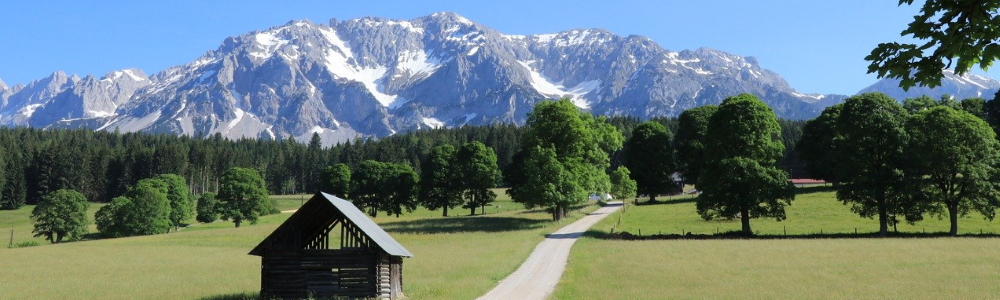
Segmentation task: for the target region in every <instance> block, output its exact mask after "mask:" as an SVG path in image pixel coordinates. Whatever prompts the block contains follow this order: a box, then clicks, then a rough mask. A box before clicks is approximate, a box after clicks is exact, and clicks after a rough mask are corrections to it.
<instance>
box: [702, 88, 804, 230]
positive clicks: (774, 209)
mask: <svg viewBox="0 0 1000 300" xmlns="http://www.w3.org/2000/svg"><path fill="white" fill-rule="evenodd" d="M780 134H781V127H780V126H779V125H778V120H777V118H776V117H775V116H774V112H773V111H772V110H771V108H770V107H768V106H767V104H764V102H761V101H760V100H759V99H757V97H756V96H753V95H750V94H740V95H738V96H734V97H729V98H726V99H725V100H723V101H722V105H720V106H719V109H718V111H716V112H715V113H714V114H713V115H712V118H711V119H710V120H709V123H708V135H707V136H706V141H705V147H706V148H705V149H706V152H705V158H706V160H707V162H706V163H707V166H706V168H705V173H703V174H702V176H700V177H699V180H698V189H699V190H701V191H702V193H701V194H700V195H699V196H698V200H697V209H698V213H699V214H700V215H701V216H702V218H704V219H706V220H711V219H714V218H717V217H733V216H735V213H737V212H738V213H740V215H739V217H740V219H741V223H742V231H743V234H746V235H752V234H753V230H752V229H751V228H750V219H751V218H760V217H770V218H775V219H776V220H778V221H781V220H784V219H785V209H784V207H785V206H786V205H790V204H791V201H792V200H793V199H794V197H795V194H794V187H793V186H792V185H791V183H790V182H788V174H787V173H785V171H782V170H780V169H778V168H777V167H776V166H775V163H776V162H777V161H778V159H779V158H781V157H782V154H783V152H784V149H785V146H784V145H783V144H782V143H781V140H780Z"/></svg>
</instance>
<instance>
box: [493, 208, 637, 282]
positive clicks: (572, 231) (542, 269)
mask: <svg viewBox="0 0 1000 300" xmlns="http://www.w3.org/2000/svg"><path fill="white" fill-rule="evenodd" d="M621 205H622V204H621V202H612V203H610V204H608V205H607V206H605V207H601V208H599V209H597V210H596V211H594V212H592V213H590V214H587V215H586V216H584V217H583V218H581V219H580V220H577V221H576V222H573V223H572V224H569V225H566V227H563V228H561V229H559V230H557V231H556V232H555V233H552V234H550V235H548V237H546V238H545V240H544V241H542V242H541V243H539V244H538V246H536V247H535V250H534V251H533V252H531V255H530V256H528V259H527V260H525V261H524V263H523V264H521V267H520V268H517V271H514V273H511V274H510V276H507V278H504V280H503V281H500V284H499V285H497V287H495V288H493V290H492V291H490V292H489V293H486V295H484V296H482V297H479V299H478V300H493V299H496V300H510V299H519V300H532V299H537V300H542V299H545V298H547V297H548V296H549V294H552V291H553V290H555V288H556V284H557V283H559V278H560V277H562V273H563V270H565V269H566V259H567V258H569V249H570V247H573V243H574V242H576V239H577V238H579V237H580V236H581V235H583V232H585V231H587V229H588V228H590V226H593V225H594V224H595V223H597V221H600V220H601V219H604V217H606V216H608V215H609V214H611V213H612V212H615V211H616V210H618V209H619V208H621Z"/></svg>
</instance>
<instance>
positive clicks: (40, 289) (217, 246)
mask: <svg viewBox="0 0 1000 300" xmlns="http://www.w3.org/2000/svg"><path fill="white" fill-rule="evenodd" d="M497 192H498V194H499V195H500V198H501V199H500V200H499V201H498V202H497V204H498V205H499V206H500V207H499V208H497V207H491V208H488V209H487V213H489V214H488V215H486V216H475V217H464V216H463V217H448V218H442V217H441V216H440V214H441V213H440V212H431V211H427V210H423V209H421V210H418V211H415V212H414V213H412V214H407V215H403V216H402V217H401V218H395V217H387V216H380V217H378V218H375V220H376V222H377V223H379V224H381V225H382V226H383V227H384V228H385V229H386V230H387V231H388V232H389V233H390V234H391V235H392V236H393V237H395V238H396V239H397V240H398V241H399V242H400V243H402V244H403V245H404V246H405V247H407V249H408V250H410V252H412V253H414V256H415V257H413V258H409V259H406V260H405V261H404V275H403V278H404V284H405V287H404V291H405V292H406V294H407V295H408V296H410V297H411V299H471V298H475V297H477V296H479V295H481V294H484V293H485V292H486V291H488V290H489V289H491V288H492V287H493V286H494V285H495V284H496V282H497V281H498V280H500V279H502V278H503V277H505V276H506V275H507V274H509V273H511V272H513V271H514V270H515V269H516V268H517V266H518V265H520V263H521V262H523V260H524V259H525V258H526V257H527V255H528V253H530V252H531V250H532V249H534V246H535V245H536V244H537V243H538V242H539V241H541V240H542V239H543V237H544V234H545V233H547V232H550V231H552V230H555V229H556V228H558V227H559V226H561V225H563V224H567V223H568V221H564V222H561V223H553V222H550V221H548V218H549V217H550V216H549V214H547V213H545V212H542V211H526V210H524V209H521V208H520V205H518V204H515V203H512V202H510V201H509V199H507V198H506V195H503V193H502V191H497ZM288 198H290V199H288ZM298 199H299V198H298V197H284V199H281V200H278V205H279V207H281V208H282V209H294V208H295V207H296V206H297V203H298V202H299V201H298ZM286 202H287V203H286ZM587 209H588V210H589V209H591V208H587ZM28 211H29V214H30V209H29V210H28ZM452 214H453V215H455V214H459V215H465V214H468V212H467V211H466V210H457V211H454V212H453V213H452ZM580 215H581V213H579V212H577V213H575V216H573V217H572V218H571V219H576V218H578V217H579V216H580ZM288 216H289V214H281V215H272V216H266V217H263V218H261V221H260V223H259V224H257V225H255V226H244V227H242V228H232V223H228V222H216V223H212V224H205V225H195V226H192V227H190V228H188V229H185V230H182V231H181V232H179V233H170V234H161V235H155V236H144V237H132V238H122V239H108V240H96V241H85V242H75V243H65V244H61V245H46V244H43V245H44V246H39V247H29V248H20V249H5V248H0V266H3V267H2V272H0V283H3V284H0V299H30V298H36V299H198V298H202V297H219V296H224V295H232V294H253V293H255V292H256V291H257V290H259V288H260V282H259V280H260V260H259V258H257V257H255V256H250V255H247V254H246V253H247V252H249V251H250V249H251V248H253V247H254V246H256V244H257V243H258V242H260V240H262V239H263V238H264V237H265V236H266V235H267V234H269V233H270V232H271V231H272V230H274V228H275V227H277V225H278V224H280V223H281V222H282V221H284V220H285V219H287V217H288ZM5 225H6V224H5ZM18 226H23V225H18ZM28 226H29V228H30V224H29V225H28ZM223 298H226V297H223Z"/></svg>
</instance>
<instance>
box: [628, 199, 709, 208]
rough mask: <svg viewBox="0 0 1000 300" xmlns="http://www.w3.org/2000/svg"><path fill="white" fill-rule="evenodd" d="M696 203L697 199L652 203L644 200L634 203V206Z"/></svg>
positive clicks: (656, 201) (654, 201) (655, 201)
mask: <svg viewBox="0 0 1000 300" xmlns="http://www.w3.org/2000/svg"><path fill="white" fill-rule="evenodd" d="M697 201H698V197H691V198H681V199H670V200H653V201H649V200H646V201H640V202H639V203H635V206H647V205H671V204H685V203H695V202H697Z"/></svg>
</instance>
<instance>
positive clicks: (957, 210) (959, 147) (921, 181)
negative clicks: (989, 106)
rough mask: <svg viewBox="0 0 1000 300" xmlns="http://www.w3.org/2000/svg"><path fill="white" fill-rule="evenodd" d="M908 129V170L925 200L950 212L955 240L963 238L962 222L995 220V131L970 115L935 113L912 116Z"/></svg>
mask: <svg viewBox="0 0 1000 300" xmlns="http://www.w3.org/2000/svg"><path fill="white" fill-rule="evenodd" d="M906 128H907V131H908V132H909V133H910V136H911V138H910V142H909V147H908V148H907V150H908V151H907V158H908V164H907V166H908V169H909V170H910V171H912V172H915V173H916V175H917V176H916V178H918V179H917V180H915V182H911V184H917V185H918V187H917V188H916V189H915V190H916V191H917V193H918V194H917V196H918V197H919V198H920V199H922V200H925V201H929V202H930V203H931V205H934V206H936V207H938V208H941V207H943V208H944V209H945V210H946V213H947V215H948V219H949V220H950V221H951V229H950V230H949V234H951V235H953V236H954V235H958V217H959V216H964V215H966V214H968V212H969V211H970V210H976V211H978V212H980V213H982V214H983V215H984V216H986V218H987V219H990V220H992V219H993V217H994V216H995V210H996V208H997V207H998V206H1000V200H998V199H997V197H998V190H997V184H996V183H995V179H996V175H997V173H998V170H997V166H998V164H1000V142H998V141H997V139H996V134H995V133H993V130H992V129H991V128H990V127H989V125H987V124H986V122H984V121H983V120H981V119H979V118H977V117H975V116H973V115H972V114H969V113H966V112H964V111H956V110H954V109H951V108H949V107H935V108H931V109H928V110H925V111H922V112H920V113H918V114H916V115H913V116H911V117H910V118H909V121H908V122H907V127H906ZM937 211H940V209H939V210H937Z"/></svg>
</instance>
